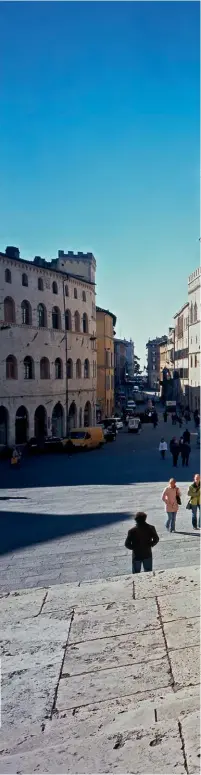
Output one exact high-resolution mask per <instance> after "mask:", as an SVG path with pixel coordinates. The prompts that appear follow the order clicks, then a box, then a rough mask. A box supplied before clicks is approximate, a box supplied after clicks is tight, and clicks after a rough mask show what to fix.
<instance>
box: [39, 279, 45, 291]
mask: <svg viewBox="0 0 201 775" xmlns="http://www.w3.org/2000/svg"><path fill="white" fill-rule="evenodd" d="M43 289H44V285H43V279H42V277H39V278H38V290H39V291H43Z"/></svg>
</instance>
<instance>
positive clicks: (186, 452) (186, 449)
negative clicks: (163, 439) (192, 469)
mask: <svg viewBox="0 0 201 775" xmlns="http://www.w3.org/2000/svg"><path fill="white" fill-rule="evenodd" d="M180 452H181V459H182V466H183V468H184V466H188V461H189V457H190V452H191V447H190V444H189V441H184V439H183V436H182V437H181V439H180Z"/></svg>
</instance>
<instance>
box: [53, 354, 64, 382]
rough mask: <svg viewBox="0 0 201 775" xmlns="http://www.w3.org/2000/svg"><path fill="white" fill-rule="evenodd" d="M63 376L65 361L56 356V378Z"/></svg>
mask: <svg viewBox="0 0 201 775" xmlns="http://www.w3.org/2000/svg"><path fill="white" fill-rule="evenodd" d="M62 378H63V363H62V361H61V358H56V361H55V379H62Z"/></svg>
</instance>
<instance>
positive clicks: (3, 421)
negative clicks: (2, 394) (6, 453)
mask: <svg viewBox="0 0 201 775" xmlns="http://www.w3.org/2000/svg"><path fill="white" fill-rule="evenodd" d="M1 444H4V445H6V444H8V411H7V409H6V407H5V406H0V445H1Z"/></svg>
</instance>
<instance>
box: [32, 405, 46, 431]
mask: <svg viewBox="0 0 201 775" xmlns="http://www.w3.org/2000/svg"><path fill="white" fill-rule="evenodd" d="M46 434H47V414H46V410H45V407H44V406H42V404H40V406H38V407H37V409H36V411H35V415H34V436H35V437H36V439H43V438H44V436H46Z"/></svg>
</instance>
